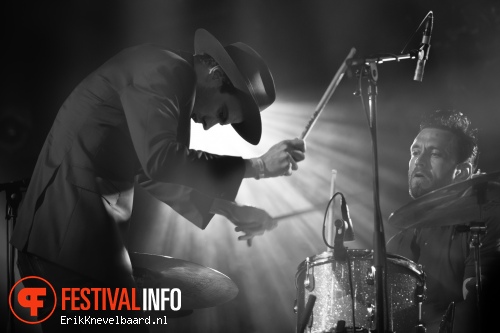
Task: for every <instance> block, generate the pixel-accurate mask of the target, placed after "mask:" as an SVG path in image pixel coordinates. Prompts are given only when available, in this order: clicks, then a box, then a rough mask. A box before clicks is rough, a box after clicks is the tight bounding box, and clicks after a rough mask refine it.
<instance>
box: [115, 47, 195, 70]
mask: <svg viewBox="0 0 500 333" xmlns="http://www.w3.org/2000/svg"><path fill="white" fill-rule="evenodd" d="M113 59H115V60H118V61H126V62H129V61H133V62H135V63H139V64H140V63H155V62H158V63H162V64H165V63H171V64H175V65H185V66H188V67H191V65H190V63H189V61H188V59H186V56H185V54H184V53H182V52H179V51H175V50H172V49H168V48H166V47H164V46H162V45H158V44H152V43H147V44H140V45H135V46H130V47H128V48H125V49H123V50H122V51H121V52H120V53H118V54H117V55H115V56H114V57H113Z"/></svg>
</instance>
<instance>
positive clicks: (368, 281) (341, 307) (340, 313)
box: [295, 250, 425, 333]
mask: <svg viewBox="0 0 500 333" xmlns="http://www.w3.org/2000/svg"><path fill="white" fill-rule="evenodd" d="M347 253H348V258H349V260H346V261H335V260H334V255H333V253H332V252H323V253H321V254H318V255H316V256H313V257H309V258H307V259H306V260H304V261H303V262H302V263H301V264H300V265H299V267H298V271H297V274H296V276H295V284H296V289H297V300H296V302H297V304H296V311H297V330H299V327H300V324H301V323H300V320H301V318H302V317H303V313H304V309H305V306H306V304H305V303H306V302H307V299H308V297H309V295H314V296H316V302H315V305H314V308H313V312H312V315H311V318H310V321H309V324H308V326H307V328H306V332H311V333H324V332H335V328H336V326H337V323H338V322H339V321H340V320H343V321H345V327H346V328H348V332H352V327H353V315H352V313H353V312H352V305H353V304H352V298H353V297H352V296H351V294H354V299H355V302H354V314H355V316H354V321H355V325H356V331H359V332H363V331H365V332H367V331H369V330H374V329H376V306H375V299H376V291H375V283H374V282H375V268H374V267H373V252H372V251H371V250H348V251H347ZM348 262H349V263H350V268H351V277H350V276H349V266H348ZM351 281H352V293H351ZM424 286H425V274H424V273H423V271H422V269H421V268H420V266H419V265H417V264H415V263H414V262H412V261H411V260H409V259H406V258H404V257H401V256H396V255H391V254H388V255H387V288H388V304H389V311H388V312H389V314H388V315H389V327H388V329H389V330H390V331H392V332H396V333H406V332H408V333H413V332H415V326H416V325H417V322H418V320H419V319H420V315H419V304H418V303H419V301H417V300H418V299H419V298H418V297H417V294H422V292H423V290H424V288H423V287H424ZM417 288H418V289H417ZM349 328H350V329H349Z"/></svg>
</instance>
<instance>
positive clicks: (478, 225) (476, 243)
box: [456, 222, 486, 332]
mask: <svg viewBox="0 0 500 333" xmlns="http://www.w3.org/2000/svg"><path fill="white" fill-rule="evenodd" d="M456 230H457V231H458V232H470V237H471V238H470V242H469V247H470V249H471V250H472V251H473V252H474V266H475V271H476V272H475V274H476V276H475V277H476V303H477V309H478V315H479V318H478V325H479V327H478V332H480V331H481V295H482V281H481V280H482V277H481V253H480V248H481V245H482V244H481V235H484V234H486V224H485V223H484V222H471V223H470V225H469V226H465V225H458V226H457V227H456Z"/></svg>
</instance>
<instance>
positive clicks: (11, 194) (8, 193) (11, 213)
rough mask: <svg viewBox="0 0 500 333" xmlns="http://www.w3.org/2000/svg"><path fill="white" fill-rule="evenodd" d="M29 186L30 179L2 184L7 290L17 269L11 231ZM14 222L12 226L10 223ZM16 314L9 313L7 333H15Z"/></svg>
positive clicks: (12, 283) (0, 188)
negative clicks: (4, 203)
mask: <svg viewBox="0 0 500 333" xmlns="http://www.w3.org/2000/svg"><path fill="white" fill-rule="evenodd" d="M28 184H29V179H23V180H19V181H15V182H11V183H5V184H0V192H2V191H5V200H6V205H5V211H6V212H5V227H6V232H5V235H6V240H7V270H6V272H7V288H8V289H7V290H10V289H11V288H12V287H13V286H14V279H15V276H14V269H15V255H16V250H15V248H14V246H13V245H12V244H10V234H11V230H14V227H15V225H16V220H17V215H18V210H19V205H20V203H21V200H22V192H24V191H26V189H27V187H28ZM11 221H12V224H11V223H10V222H11ZM14 323H15V321H14V314H13V312H12V311H9V315H8V317H7V332H11V333H14V332H15V331H16V327H15V325H14Z"/></svg>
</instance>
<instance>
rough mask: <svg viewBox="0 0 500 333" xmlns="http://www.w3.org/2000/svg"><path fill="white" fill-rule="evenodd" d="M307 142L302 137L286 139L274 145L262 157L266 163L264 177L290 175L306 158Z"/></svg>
mask: <svg viewBox="0 0 500 333" xmlns="http://www.w3.org/2000/svg"><path fill="white" fill-rule="evenodd" d="M305 152H306V143H305V141H304V140H301V139H293V140H284V141H281V142H279V143H277V144H275V145H274V146H272V147H271V148H270V149H269V150H268V151H267V153H265V154H264V155H262V156H261V157H260V159H261V160H262V162H263V163H264V177H276V176H283V175H285V176H290V175H291V174H292V170H297V169H298V168H299V166H298V164H297V162H300V161H302V160H304V158H305Z"/></svg>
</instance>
